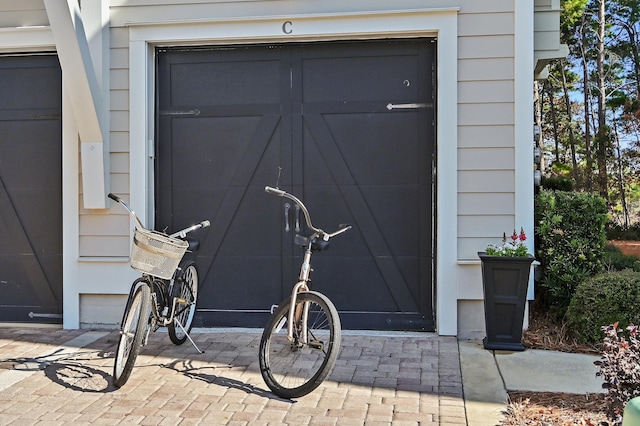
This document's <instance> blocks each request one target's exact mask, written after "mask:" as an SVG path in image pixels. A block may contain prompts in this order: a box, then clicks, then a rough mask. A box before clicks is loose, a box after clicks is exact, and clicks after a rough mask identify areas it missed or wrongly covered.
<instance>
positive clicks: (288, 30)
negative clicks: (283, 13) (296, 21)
mask: <svg viewBox="0 0 640 426" xmlns="http://www.w3.org/2000/svg"><path fill="white" fill-rule="evenodd" d="M292 26H293V22H291V21H285V22H284V24H282V32H283V33H285V34H291V33H292V32H293V29H292V28H291V27H292Z"/></svg>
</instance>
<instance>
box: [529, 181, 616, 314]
mask: <svg viewBox="0 0 640 426" xmlns="http://www.w3.org/2000/svg"><path fill="white" fill-rule="evenodd" d="M606 219H607V214H606V205H605V202H604V200H603V199H602V198H600V197H599V196H597V195H594V194H589V193H576V192H553V191H547V190H542V191H540V193H539V194H538V195H537V196H536V203H535V224H536V238H537V241H536V250H537V251H536V259H538V260H539V261H540V264H541V271H542V273H541V277H540V279H539V288H538V290H539V291H538V295H539V297H540V300H541V301H542V303H543V304H544V305H545V306H546V307H547V308H549V309H550V311H553V312H554V313H555V314H556V315H557V316H558V317H562V316H563V315H564V314H565V312H566V309H567V307H568V306H569V303H570V301H571V298H572V297H573V293H574V291H575V289H576V287H577V286H578V284H580V283H581V282H582V281H584V280H585V279H587V278H588V277H591V276H594V275H596V274H598V273H600V272H602V271H603V265H602V258H603V254H604V246H605V242H606V239H605V232H604V224H605V222H606Z"/></svg>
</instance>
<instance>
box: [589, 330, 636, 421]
mask: <svg viewBox="0 0 640 426" xmlns="http://www.w3.org/2000/svg"><path fill="white" fill-rule="evenodd" d="M602 330H603V331H604V333H605V338H604V343H603V346H602V356H601V358H600V360H599V361H595V362H594V364H595V365H596V366H598V367H599V371H598V372H597V373H596V376H598V377H602V379H603V380H604V383H603V384H602V387H603V388H604V389H606V390H607V393H606V396H605V398H606V400H607V402H608V403H609V413H608V415H609V416H610V417H611V419H612V420H614V424H618V425H619V424H621V422H622V413H623V412H624V407H625V405H626V404H627V403H628V402H629V401H630V400H631V399H632V398H635V397H637V396H640V341H639V340H638V338H639V337H640V336H639V335H638V333H639V332H640V330H638V327H637V326H635V325H633V324H630V325H629V326H628V327H626V332H627V333H626V334H627V336H628V340H627V338H625V335H624V333H622V329H620V328H618V323H617V322H616V323H613V324H611V325H608V326H605V327H602Z"/></svg>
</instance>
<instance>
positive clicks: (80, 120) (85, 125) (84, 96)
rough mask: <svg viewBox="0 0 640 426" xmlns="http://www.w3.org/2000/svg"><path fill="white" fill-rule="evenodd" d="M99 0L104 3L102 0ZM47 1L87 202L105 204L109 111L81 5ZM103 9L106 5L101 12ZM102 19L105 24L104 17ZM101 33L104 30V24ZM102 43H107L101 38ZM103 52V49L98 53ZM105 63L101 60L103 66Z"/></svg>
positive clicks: (96, 205)
mask: <svg viewBox="0 0 640 426" xmlns="http://www.w3.org/2000/svg"><path fill="white" fill-rule="evenodd" d="M88 3H92V2H88ZM94 3H95V2H94ZM97 3H100V4H102V1H100V2H97ZM44 5H45V8H46V10H47V16H48V17H49V25H50V26H51V31H52V33H53V38H54V40H55V43H56V49H57V51H58V58H59V59H60V66H61V68H62V78H63V80H64V81H65V82H66V83H67V84H66V88H67V91H66V95H67V96H68V98H69V102H70V104H71V109H72V111H73V116H74V118H75V121H76V124H77V127H78V133H79V135H80V140H81V146H82V148H81V158H82V183H83V196H84V206H85V208H94V209H96V208H100V209H101V208H105V207H106V200H107V198H106V195H107V181H108V179H107V173H108V168H107V167H106V166H105V157H106V158H108V155H105V148H107V150H108V147H106V146H105V144H104V141H105V137H104V135H105V133H104V132H103V129H105V126H104V122H102V123H101V120H104V119H105V117H104V115H105V114H104V112H103V103H102V96H101V90H100V86H99V84H98V79H97V77H96V73H95V69H94V66H93V61H92V58H91V51H90V49H89V43H88V41H87V36H86V33H85V29H84V25H83V22H82V17H81V15H80V8H79V6H78V3H77V1H76V0H44ZM101 11H102V7H100V8H99V11H98V12H99V13H98V14H100V12H101ZM99 22H100V24H99V25H102V18H100V19H99ZM99 33H100V34H103V33H102V28H101V30H100V31H99ZM99 43H100V46H102V45H103V41H102V40H101V39H100V41H99ZM93 47H94V49H95V48H96V46H93ZM102 53H103V52H102V49H100V52H99V53H98V55H102ZM101 58H102V56H101ZM102 65H103V64H102V61H100V67H101V69H102ZM101 75H102V74H101ZM107 153H108V151H107Z"/></svg>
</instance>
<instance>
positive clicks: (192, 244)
mask: <svg viewBox="0 0 640 426" xmlns="http://www.w3.org/2000/svg"><path fill="white" fill-rule="evenodd" d="M185 241H187V242H188V243H189V247H187V250H188V251H198V250H199V249H200V240H198V239H196V238H193V237H186V238H185Z"/></svg>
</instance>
